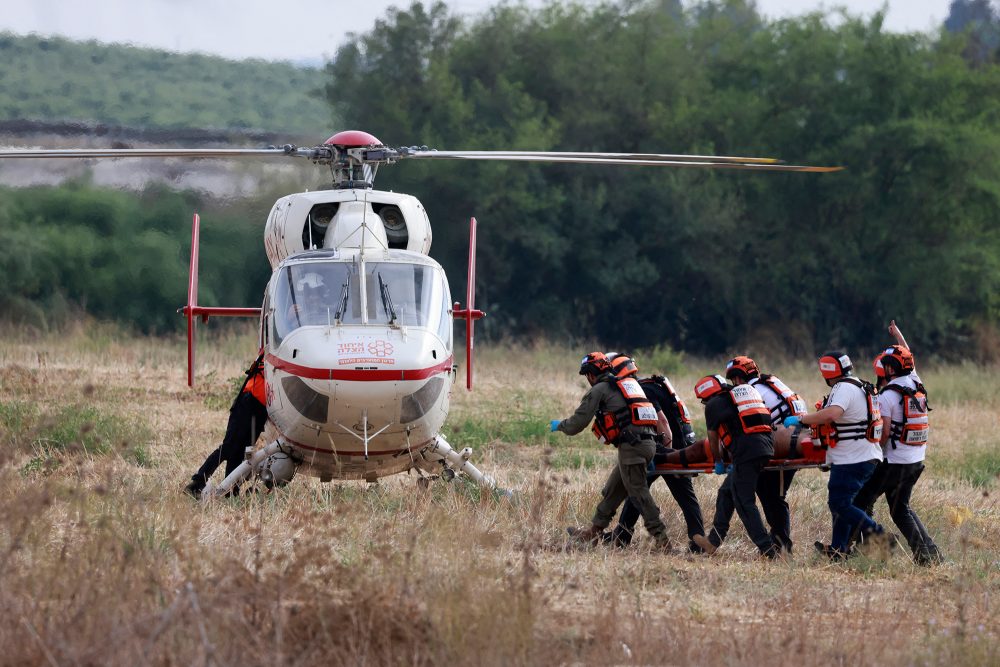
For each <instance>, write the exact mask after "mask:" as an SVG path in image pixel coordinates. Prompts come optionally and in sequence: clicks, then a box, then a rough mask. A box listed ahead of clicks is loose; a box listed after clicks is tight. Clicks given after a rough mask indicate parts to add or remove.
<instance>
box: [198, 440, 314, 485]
mask: <svg viewBox="0 0 1000 667" xmlns="http://www.w3.org/2000/svg"><path fill="white" fill-rule="evenodd" d="M300 463H302V460H301V459H298V458H296V456H295V455H294V454H293V453H291V451H290V450H289V449H288V448H287V447H286V446H284V445H282V443H281V442H280V441H278V440H275V441H274V442H272V443H270V444H268V445H267V446H265V447H263V448H261V449H258V450H257V451H255V452H253V453H252V454H251V455H250V457H249V458H248V459H247V460H246V461H244V462H243V463H241V464H240V465H239V466H237V468H236V469H235V470H233V471H232V472H231V473H229V474H228V475H226V478H225V479H224V480H222V482H221V483H220V484H219V485H218V486H212V485H211V484H209V485H208V486H206V487H205V490H204V491H202V492H201V497H202V498H212V497H220V496H224V495H226V494H227V493H229V492H230V491H232V489H233V487H235V486H236V485H237V484H240V483H241V482H244V481H246V480H247V479H249V477H250V476H251V475H252V474H254V473H256V474H257V476H258V477H259V478H260V479H261V481H263V482H264V486H266V487H267V488H268V489H269V490H270V489H271V488H273V487H275V486H284V485H285V484H287V483H288V482H290V481H291V480H292V477H293V476H294V475H295V470H296V468H298V466H299V464H300Z"/></svg>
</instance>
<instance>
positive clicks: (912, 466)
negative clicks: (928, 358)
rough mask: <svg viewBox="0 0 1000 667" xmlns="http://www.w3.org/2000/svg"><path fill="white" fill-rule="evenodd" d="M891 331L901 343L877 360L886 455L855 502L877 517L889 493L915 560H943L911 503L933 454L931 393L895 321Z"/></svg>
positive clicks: (923, 562)
mask: <svg viewBox="0 0 1000 667" xmlns="http://www.w3.org/2000/svg"><path fill="white" fill-rule="evenodd" d="M889 332H890V333H891V334H893V336H894V337H895V338H896V341H897V343H896V345H892V346H890V347H888V348H886V349H885V350H884V351H883V352H881V353H879V354H878V356H876V357H875V362H874V364H873V365H874V367H875V375H876V377H877V378H878V382H877V384H878V385H879V386H881V390H880V391H879V395H878V400H879V410H880V411H881V413H882V452H883V454H884V459H883V460H882V462H881V463H879V464H878V467H876V468H875V472H874V474H872V476H871V478H870V479H869V480H868V482H866V483H865V485H864V486H863V487H862V488H861V490H860V491H858V495H857V496H855V498H854V504H855V505H856V506H857V507H860V508H861V509H863V510H864V511H865V513H866V514H868V516H872V514H873V511H874V508H875V501H876V500H878V498H879V496H881V495H885V499H886V502H887V503H888V505H889V515H890V516H891V517H892V520H893V523H895V524H896V527H897V528H899V531H900V532H901V533H902V534H903V537H904V538H906V542H907V544H908V545H909V546H910V551H911V552H913V559H914V561H915V562H916V563H917V564H919V565H933V564H936V563H940V562H941V561H942V556H941V551H940V549H938V547H937V545H936V544H935V543H934V540H933V539H931V536H930V535H929V534H928V533H927V529H926V528H924V524H923V523H921V521H920V517H918V516H917V513H916V512H914V511H913V509H912V508H911V507H910V496H911V495H912V493H913V487H914V486H915V485H916V483H917V480H918V479H920V475H921V473H923V471H924V457H925V456H926V453H927V441H928V432H929V421H928V414H927V413H928V412H929V411H930V407H929V406H928V405H927V391H926V389H924V384H923V381H922V380H921V379H920V376H919V375H917V371H916V364H915V363H914V359H913V354H912V352H911V351H910V349H909V348H908V347H907V346H906V339H904V338H903V335H902V334H901V333H900V332H899V329H898V328H897V327H896V322H895V320H893V321H892V322H891V323H890V325H889Z"/></svg>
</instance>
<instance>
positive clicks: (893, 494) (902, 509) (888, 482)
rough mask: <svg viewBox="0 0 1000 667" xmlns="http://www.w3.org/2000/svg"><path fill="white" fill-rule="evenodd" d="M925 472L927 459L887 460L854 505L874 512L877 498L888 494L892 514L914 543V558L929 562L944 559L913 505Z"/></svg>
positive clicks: (910, 541)
mask: <svg viewBox="0 0 1000 667" xmlns="http://www.w3.org/2000/svg"><path fill="white" fill-rule="evenodd" d="M923 472H924V464H923V463H887V462H886V461H884V460H883V461H882V462H881V463H879V464H878V467H877V468H875V472H874V473H873V474H872V476H871V478H869V480H868V482H867V483H865V485H864V486H863V487H861V490H860V491H858V495H857V496H855V497H854V506H855V507H859V508H861V509H862V510H864V511H865V512H866V513H867V514H868V516H872V514H873V513H874V511H875V501H876V500H878V498H879V496H881V495H883V494H884V495H885V500H886V502H887V503H888V504H889V515H890V516H891V517H892V521H893V523H895V524H896V527H897V528H899V532H901V533H902V534H903V537H904V538H905V539H906V542H907V544H909V545H910V551H912V552H913V558H914V560H916V561H917V562H918V563H920V564H922V565H926V564H928V563H933V562H938V561H940V560H941V551H940V549H938V547H937V545H936V544H934V540H932V539H931V536H930V535H929V534H928V533H927V529H926V528H924V524H923V523H921V522H920V517H918V516H917V513H916V512H914V511H913V509H912V508H911V507H910V496H911V495H912V494H913V487H914V486H916V484H917V480H918V479H920V475H921V473H923Z"/></svg>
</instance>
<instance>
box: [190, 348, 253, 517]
mask: <svg viewBox="0 0 1000 667" xmlns="http://www.w3.org/2000/svg"><path fill="white" fill-rule="evenodd" d="M246 376H247V377H246V379H245V380H244V381H243V386H242V387H240V391H239V393H238V394H236V399H235V400H233V404H232V405H231V406H230V407H229V423H228V424H227V425H226V435H225V437H224V438H223V439H222V444H221V445H219V446H218V448H217V449H216V450H215V451H213V452H212V453H211V454H209V455H208V458H206V459H205V462H204V463H203V464H201V467H200V468H199V469H198V472H196V473H195V474H194V475H192V476H191V482H190V483H189V484H188V485H187V486H186V487H184V491H185V492H186V493H188V494H190V495H192V496H194V497H195V498H200V497H201V492H202V491H203V490H204V489H205V486H206V485H207V484H208V480H209V478H210V477H211V476H212V474H213V473H215V471H216V469H217V468H218V467H219V465H220V464H221V463H222V462H223V461H225V462H226V475H227V476H228V475H229V473H231V472H232V471H234V470H236V468H237V467H239V465H240V464H241V463H243V460H244V459H245V458H246V448H247V447H249V446H251V445H253V444H254V443H255V442H257V438H259V437H260V434H261V433H262V432H263V431H264V426H265V424H267V408H266V407H265V402H266V398H265V395H264V355H263V354H261V355H260V356H259V357H257V360H256V361H254V362H253V364H252V365H251V366H250V368H248V369H247V370H246ZM237 488H238V487H237ZM234 492H236V491H235V490H234Z"/></svg>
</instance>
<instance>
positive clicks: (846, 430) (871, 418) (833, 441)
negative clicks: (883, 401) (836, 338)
mask: <svg viewBox="0 0 1000 667" xmlns="http://www.w3.org/2000/svg"><path fill="white" fill-rule="evenodd" d="M840 382H847V383H848V384H852V385H854V386H855V387H857V388H858V389H860V390H861V391H863V392H864V394H865V403H866V405H867V408H868V417H867V419H865V420H863V421H856V422H844V421H835V422H833V423H832V424H820V425H819V426H817V427H816V428H814V429H813V430H814V433H815V435H816V437H817V438H818V439H819V442H820V445H821V446H822V447H836V446H837V443H838V442H841V441H843V440H867V441H869V442H873V443H875V444H876V445H877V444H880V443H881V441H882V412H881V411H880V410H879V408H878V399H877V398H876V393H875V387H873V386H872V385H871V383H869V382H864V381H863V380H859V379H858V378H853V377H845V378H843V379H841V380H840V381H839V382H837V383H836V384H840ZM836 384H835V385H834V386H836ZM829 401H830V397H829V396H825V397H823V405H822V407H824V408H825V407H826V405H827V403H828V402H829Z"/></svg>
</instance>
